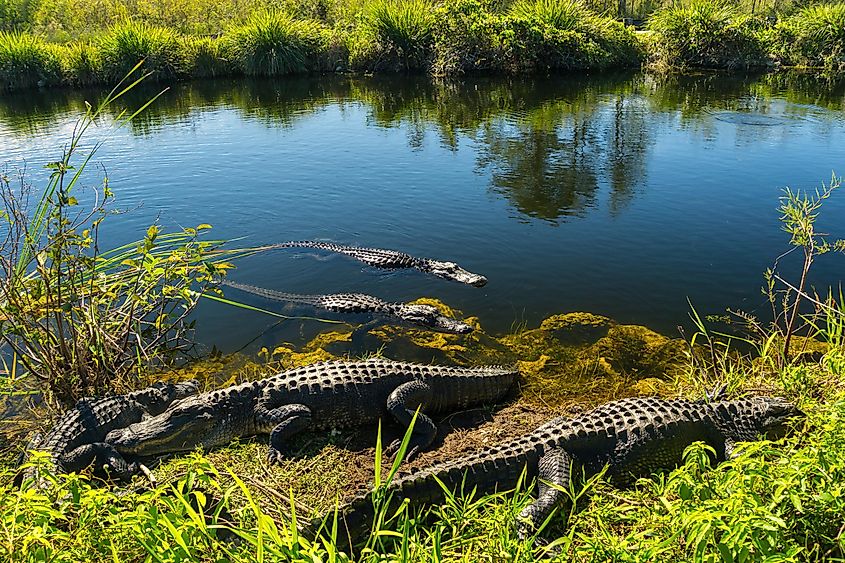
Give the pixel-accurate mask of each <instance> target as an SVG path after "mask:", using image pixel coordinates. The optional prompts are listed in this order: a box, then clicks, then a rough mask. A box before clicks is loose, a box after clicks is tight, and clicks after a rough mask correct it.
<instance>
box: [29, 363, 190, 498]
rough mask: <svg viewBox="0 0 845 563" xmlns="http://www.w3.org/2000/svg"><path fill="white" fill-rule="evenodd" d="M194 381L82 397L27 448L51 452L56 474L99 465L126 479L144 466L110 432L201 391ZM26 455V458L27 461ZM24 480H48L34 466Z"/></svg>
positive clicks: (36, 482)
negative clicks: (113, 441)
mask: <svg viewBox="0 0 845 563" xmlns="http://www.w3.org/2000/svg"><path fill="white" fill-rule="evenodd" d="M198 390H199V384H198V382H197V381H195V380H190V381H183V382H180V383H156V384H154V385H152V386H151V387H147V388H146V389H141V390H138V391H133V392H131V393H127V394H125V395H113V396H110V397H102V398H90V397H86V398H83V399H80V400H79V401H77V402H76V404H75V405H74V406H73V407H72V408H70V409H69V410H67V411H66V412H65V413H64V415H62V417H61V418H59V420H58V421H57V422H56V424H54V425H53V428H52V429H51V430H50V432H48V433H47V435H46V436H43V437H41V436H36V437H35V438H33V440H31V441H30V444H29V448H28V449H29V450H30V451H32V450H36V451H42V452H46V453H47V454H49V459H50V465H51V466H52V467H51V469H52V471H53V472H54V473H71V472H76V471H80V470H82V469H83V468H85V467H88V466H89V465H91V464H92V463H94V462H96V463H95V467H96V468H102V467H103V466H106V467H107V468H108V471H109V472H111V473H113V474H115V475H117V476H118V477H120V478H121V479H123V480H129V479H130V478H131V476H132V475H133V474H135V473H137V472H138V470H139V469H140V466H139V465H138V464H137V463H135V462H131V463H129V462H127V461H126V460H125V459H124V458H123V457H122V456H121V455H120V454H119V453H118V452H117V451H116V450H115V449H114V448H113V447H112V446H111V445H109V444H107V443H105V438H106V434H108V433H109V432H111V431H112V430H115V429H117V428H122V427H124V426H128V425H130V424H132V423H134V422H139V421H140V420H141V419H142V418H143V417H145V416H150V415H157V414H161V413H162V412H164V411H165V410H166V409H167V408H168V407H169V406H171V404H173V402H174V401H176V400H178V399H183V398H185V397H187V396H189V395H192V394H194V393H197V392H198ZM25 459H26V456H24V458H23V459H22V461H24V460H25ZM21 482H22V483H23V484H25V485H26V484H29V485H36V486H38V487H39V488H43V487H44V486H45V484H46V481H45V480H44V479H43V478H42V477H41V476H39V475H37V470H36V468H35V467H28V468H26V469H25V470H24V471H23V474H22V476H21Z"/></svg>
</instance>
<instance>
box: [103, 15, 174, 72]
mask: <svg viewBox="0 0 845 563" xmlns="http://www.w3.org/2000/svg"><path fill="white" fill-rule="evenodd" d="M97 46H98V47H99V49H100V54H101V57H102V61H103V70H104V75H105V78H106V79H107V80H119V79H121V78H123V77H124V76H125V75H126V74H127V73H128V72H129V71H130V70H132V69H133V68H134V67H135V65H137V64H138V62H139V61H141V60H143V61H144V65H143V67H142V69H143V70H144V71H145V72H148V73H151V78H152V79H153V80H162V79H171V78H174V77H176V76H178V75H180V74H182V73H183V71H184V69H183V67H184V60H183V56H182V49H180V41H179V36H178V35H177V34H176V33H174V32H173V31H171V30H169V29H165V28H161V27H153V26H150V25H147V24H144V23H137V22H130V21H127V22H125V23H123V24H120V25H118V26H115V27H113V28H112V29H110V30H109V32H108V33H107V34H106V35H105V36H104V37H103V38H102V39H100V41H99V42H98V44H97Z"/></svg>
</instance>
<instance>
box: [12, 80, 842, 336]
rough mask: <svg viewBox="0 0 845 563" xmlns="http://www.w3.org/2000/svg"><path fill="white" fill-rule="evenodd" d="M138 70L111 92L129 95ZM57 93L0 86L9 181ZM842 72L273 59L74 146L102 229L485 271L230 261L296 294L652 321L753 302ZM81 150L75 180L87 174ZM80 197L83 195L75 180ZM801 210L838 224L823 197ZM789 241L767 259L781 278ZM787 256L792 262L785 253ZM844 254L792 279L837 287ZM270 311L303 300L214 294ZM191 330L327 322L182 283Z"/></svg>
mask: <svg viewBox="0 0 845 563" xmlns="http://www.w3.org/2000/svg"><path fill="white" fill-rule="evenodd" d="M159 89H160V87H156V86H149V85H148V86H147V87H145V88H144V89H143V90H139V91H136V92H133V93H132V96H131V97H130V98H127V99H126V100H125V104H126V105H127V106H138V105H140V104H141V103H142V102H143V100H145V99H147V98H148V97H150V96H151V95H153V94H154V93H156V92H157V91H158V90H159ZM99 95H101V93H97V92H86V91H74V90H55V91H39V92H25V93H19V94H14V95H4V96H3V97H0V147H2V150H0V162H5V163H7V164H8V165H9V166H11V167H17V166H21V165H23V164H24V163H26V165H27V167H28V172H29V175H30V178H31V179H32V180H33V181H36V182H40V181H43V179H44V178H46V175H47V173H46V171H45V170H43V169H42V165H43V164H44V163H46V162H49V161H52V160H57V159H58V158H59V157H60V153H61V147H62V145H63V143H65V142H66V141H67V139H68V138H69V135H70V132H71V130H72V128H73V125H74V123H75V122H76V120H77V119H78V118H79V116H80V115H81V113H82V112H83V111H84V105H83V104H84V101H85V100H91V101H92V102H93V101H96V99H97V97H98V96H99ZM843 109H845V86H844V85H843V84H841V83H829V82H823V81H819V80H816V79H813V78H811V77H808V76H803V75H786V74H779V75H769V76H763V77H744V76H720V75H699V76H686V77H673V78H660V77H655V76H651V75H648V74H641V73H635V74H630V73H628V74H601V75H578V76H559V77H552V78H523V77H519V78H512V79H493V78H465V79H464V80H462V81H460V82H444V83H438V82H432V81H431V80H428V79H426V78H424V77H418V78H408V77H395V78H366V77H361V78H350V77H342V76H329V77H304V78H284V79H276V80H264V81H244V80H216V81H209V82H193V83H186V84H179V85H176V86H173V87H172V88H170V89H169V90H168V91H167V92H165V93H164V94H163V95H162V96H161V97H160V98H159V99H158V100H157V101H156V102H155V103H154V104H153V105H152V106H151V107H150V108H149V109H148V110H147V111H146V112H145V113H144V114H143V115H142V116H141V117H140V118H139V119H138V120H137V121H135V122H134V123H132V124H131V126H129V127H126V128H124V129H122V130H119V131H113V130H111V129H110V127H109V123H108V121H109V120H108V119H106V120H104V123H103V124H102V127H99V128H98V129H97V130H96V131H95V132H94V134H93V135H92V136H91V137H90V138H89V139H88V140H87V142H88V144H89V145H90V144H92V143H93V142H94V141H96V140H103V139H104V140H105V144H104V145H103V147H102V148H101V149H100V150H99V152H98V153H97V157H96V161H97V162H99V163H102V165H103V169H104V170H105V171H106V172H107V173H108V176H109V179H110V185H111V187H112V189H113V190H114V191H115V192H116V194H117V196H118V205H119V206H120V207H121V208H123V209H126V210H128V212H127V213H126V214H124V215H120V216H117V217H113V218H111V219H109V220H108V223H107V224H106V227H105V229H106V230H105V232H104V236H105V238H106V241H105V243H104V245H105V246H110V245H116V244H120V243H123V242H127V241H130V240H134V239H137V238H138V237H139V236H141V234H142V232H143V231H144V230H145V229H146V227H147V226H148V225H149V224H150V223H151V222H152V221H154V220H156V219H158V220H159V221H160V223H162V224H163V225H164V226H165V227H171V228H172V227H177V226H195V225H197V224H200V223H210V224H212V225H213V226H214V229H213V231H212V233H213V235H214V236H215V237H232V238H234V237H243V238H242V240H241V241H240V244H246V245H258V244H264V243H274V242H280V241H285V240H292V239H321V240H331V241H336V242H340V243H348V244H356V245H366V246H376V247H384V248H393V249H398V250H402V251H405V252H408V253H410V254H413V255H417V256H425V257H434V258H441V259H450V260H454V261H456V262H458V263H459V264H460V265H462V266H463V267H465V268H467V269H468V270H470V271H473V272H479V273H483V274H484V275H486V276H487V277H488V279H489V283H488V284H487V285H486V286H485V287H483V288H475V287H470V286H463V285H460V284H456V283H450V282H448V281H444V280H441V279H438V278H434V277H430V276H425V275H423V274H420V273H416V272H399V273H384V272H377V271H373V270H368V269H366V268H363V269H362V266H361V264H360V263H358V262H356V261H353V260H350V259H348V258H344V257H341V256H331V255H328V254H325V253H320V252H316V251H302V250H276V251H272V252H268V253H265V254H261V255H257V256H252V257H250V258H248V259H245V260H243V261H241V262H239V263H238V268H237V269H236V270H234V271H233V272H232V273H231V279H233V280H236V281H240V282H244V283H249V284H253V285H258V286H262V287H266V288H271V289H275V290H279V291H285V292H296V293H327V292H349V291H357V292H365V293H370V294H373V295H376V296H379V297H381V298H383V299H388V300H402V301H406V300H411V299H415V298H418V297H421V296H428V297H436V298H439V299H441V300H442V301H444V302H445V303H447V304H448V305H450V306H452V307H454V308H456V309H459V310H461V311H463V312H464V313H465V314H466V315H473V316H477V317H479V318H480V321H481V323H482V325H483V326H484V327H485V329H487V331H488V332H492V333H500V332H507V331H510V330H512V329H513V328H514V327H518V326H522V325H528V326H536V324H537V323H538V322H539V321H540V320H541V319H543V318H545V317H546V316H548V315H550V314H553V313H560V312H566V311H590V312H593V313H598V314H603V315H607V316H609V317H612V318H614V319H616V320H619V321H621V322H625V323H636V324H643V325H646V326H649V327H651V328H653V329H655V330H658V331H660V332H663V333H665V334H667V335H670V336H675V335H677V330H676V327H677V325H678V324H681V323H684V322H685V320H686V319H687V313H688V311H689V305H688V302H687V300H688V299H689V300H690V301H691V302H692V303H693V304H694V305H695V307H696V308H697V309H698V311H699V312H701V313H702V314H718V313H722V312H724V310H725V308H726V307H731V308H739V309H744V310H747V311H752V312H755V313H758V314H761V315H764V314H765V313H766V311H767V310H768V309H767V306H766V304H765V300H764V298H763V296H762V295H761V293H760V287H761V285H762V272H763V271H764V270H765V269H766V268H767V267H768V266H770V265H771V264H772V262H773V260H774V259H775V258H776V257H777V256H778V255H779V254H781V253H782V252H783V251H784V250H786V249H787V248H788V236H787V235H786V234H785V233H784V232H782V231H781V230H780V228H779V223H778V213H777V205H778V197H779V196H780V195H781V193H782V189H783V188H784V187H785V186H790V187H792V188H809V189H813V188H816V187H819V186H820V184H821V182H822V181H828V180H829V179H830V176H831V172H832V171H834V170H835V171H837V172H838V173H840V174H845V117H843V116H844V115H845V114H843ZM103 169H99V170H93V171H92V174H89V176H88V178H86V181H87V182H88V184H89V185H94V184H96V183H97V178H98V177H99V175H101V174H102V173H103ZM83 193H84V192H83ZM820 226H821V229H822V230H824V231H826V232H832V233H833V234H839V235H840V236H841V235H842V234H843V230H844V229H843V228H842V227H843V226H845V192H843V193H841V194H838V196H835V197H834V198H833V199H831V200H830V201H829V202H828V203H827V204H826V208H825V209H824V214H823V216H822V218H821V220H820ZM791 258H792V257H789V258H788V259H787V260H786V262H785V263H784V264H783V268H784V272H785V273H787V274H794V272H795V268H797V267H798V265H797V262H794V261H791ZM796 258H797V257H796ZM843 260H844V259H843V258H842V257H836V256H825V257H824V259H823V260H820V261H819V262H818V264H817V266H816V270H815V276H814V279H813V282H814V283H816V284H817V285H818V286H819V287H820V288H826V287H827V286H828V285H831V284H834V285H835V284H837V283H838V282H839V280H841V279H842V277H843V276H842V273H843V271H845V268H843V265H845V261H843ZM232 296H236V297H237V298H239V299H241V300H243V301H246V302H248V303H250V304H253V305H257V306H262V307H266V308H269V309H274V310H278V311H280V312H283V313H284V314H288V315H310V314H313V313H314V312H313V311H309V310H307V309H301V308H297V307H293V306H282V305H281V304H274V303H269V302H266V301H263V300H261V299H259V298H254V297H249V296H244V295H243V294H236V293H234V292H233V293H232ZM197 314H198V317H199V319H198V320H199V322H198V326H199V329H198V333H197V338H198V339H199V341H200V342H202V343H203V344H204V345H206V346H208V347H210V346H212V345H214V346H217V347H218V348H219V349H222V350H227V351H231V350H236V349H239V348H241V347H242V346H244V345H247V344H248V343H250V342H251V341H252V340H253V339H254V338H255V337H256V335H258V334H262V333H263V336H261V337H260V338H259V339H258V340H256V341H254V342H252V343H251V344H250V346H252V347H255V346H259V345H274V344H276V343H278V342H281V341H288V342H302V341H303V340H305V339H307V338H309V337H310V336H311V335H313V333H314V332H315V331H319V330H323V329H325V325H323V324H321V323H317V322H315V321H308V320H290V321H285V322H283V323H281V324H278V319H275V318H272V317H269V316H265V315H261V314H259V313H255V312H250V311H245V310H241V309H235V308H231V307H227V306H225V305H221V304H217V303H212V302H204V303H203V304H202V306H201V307H200V309H199V311H198V313H197Z"/></svg>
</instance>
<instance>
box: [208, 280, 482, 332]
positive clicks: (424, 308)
mask: <svg viewBox="0 0 845 563" xmlns="http://www.w3.org/2000/svg"><path fill="white" fill-rule="evenodd" d="M220 283H221V284H222V285H225V286H228V287H233V288H235V289H239V290H241V291H245V292H247V293H252V294H253V295H259V296H261V297H264V298H266V299H273V300H275V301H289V302H291V303H302V304H304V305H311V306H312V307H317V308H320V309H325V310H327V311H331V312H333V313H370V314H375V315H382V316H384V317H387V318H391V319H396V320H399V321H402V322H406V323H410V324H413V325H416V326H424V327H426V328H431V329H434V330H437V331H440V332H450V333H455V334H466V333H469V332H472V327H471V326H470V325H468V324H466V323H463V322H461V321H459V320H457V319H453V318H451V317H447V316H445V315H443V314H441V313H440V311H438V310H437V307H433V306H431V305H415V304H410V303H393V302H388V301H382V300H381V299H379V298H378V297H373V296H372V295H366V294H364V293H331V294H328V295H301V294H297V293H282V292H280V291H273V290H272V289H264V288H262V287H256V286H254V285H248V284H243V283H237V282H233V281H229V280H224V281H222V282H220Z"/></svg>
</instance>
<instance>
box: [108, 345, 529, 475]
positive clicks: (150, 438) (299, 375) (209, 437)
mask: <svg viewBox="0 0 845 563" xmlns="http://www.w3.org/2000/svg"><path fill="white" fill-rule="evenodd" d="M517 375H518V371H517V370H516V369H515V368H506V367H499V366H483V367H471V368H462V367H446V366H435V365H426V364H413V363H407V362H394V361H391V360H383V359H370V360H361V361H331V362H320V363H316V364H312V365H310V366H305V367H301V368H296V369H292V370H288V371H286V372H282V373H280V374H278V375H275V376H272V377H269V378H267V379H263V380H260V381H254V382H248V383H242V384H240V385H234V386H231V387H227V388H225V389H218V390H217V391H212V392H209V393H204V394H202V395H197V396H195V397H189V398H187V399H184V400H182V401H179V402H178V403H176V404H174V405H173V406H172V407H171V408H170V409H168V410H167V411H166V412H164V413H163V414H161V415H159V416H156V417H153V418H149V419H147V420H144V421H141V422H138V423H135V424H132V425H130V426H128V427H126V428H122V429H119V430H115V431H114V432H111V433H110V434H109V435H108V436H107V437H106V441H107V442H109V443H110V444H112V445H113V446H114V447H115V449H116V450H117V451H118V452H120V453H121V454H134V455H141V456H144V455H159V454H164V453H169V452H177V451H187V450H193V449H195V448H196V447H202V448H213V447H216V446H220V445H224V444H227V443H228V442H230V441H231V440H233V439H235V438H239V437H244V436H252V435H256V434H270V447H269V452H268V457H269V459H270V461H271V462H278V461H280V460H281V459H282V450H283V449H284V448H285V445H286V442H287V440H288V439H289V438H290V437H291V436H293V435H295V434H297V433H299V432H302V431H305V430H321V429H328V428H334V427H339V428H343V427H351V426H357V425H362V424H367V423H373V422H376V421H377V420H379V419H380V418H382V417H384V416H386V415H390V416H392V417H393V418H394V419H395V420H397V421H398V422H399V423H400V424H402V425H403V426H405V427H407V426H408V425H409V424H410V421H411V419H412V418H413V416H414V413H415V412H416V409H417V408H418V407H419V409H420V414H419V415H418V416H417V420H416V423H415V425H414V435H413V438H412V440H411V445H410V448H409V450H408V457H411V458H412V457H413V456H414V455H416V453H417V452H419V451H422V450H423V449H425V448H427V447H428V446H429V445H430V444H431V442H432V441H434V438H435V436H436V434H437V428H436V426H435V424H434V422H433V421H432V420H431V419H430V418H429V417H428V416H426V414H425V413H439V412H446V411H452V410H459V409H462V408H466V407H469V406H473V405H481V404H485V403H490V402H493V401H497V400H499V399H501V398H502V397H503V396H504V395H505V394H506V393H507V391H508V390H509V389H510V387H511V386H512V384H513V383H514V381H515V380H516V378H517ZM396 446H398V442H397V443H395V444H393V445H392V448H393V449H395V448H396Z"/></svg>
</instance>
